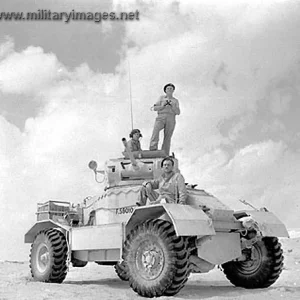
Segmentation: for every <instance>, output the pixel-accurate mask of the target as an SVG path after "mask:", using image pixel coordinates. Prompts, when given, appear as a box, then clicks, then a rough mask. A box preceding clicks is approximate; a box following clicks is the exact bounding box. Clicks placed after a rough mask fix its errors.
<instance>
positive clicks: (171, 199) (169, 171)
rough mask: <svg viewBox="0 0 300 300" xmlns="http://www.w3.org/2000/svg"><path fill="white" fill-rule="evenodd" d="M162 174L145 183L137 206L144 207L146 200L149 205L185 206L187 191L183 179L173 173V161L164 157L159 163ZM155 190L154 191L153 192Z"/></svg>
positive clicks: (177, 173) (178, 174)
mask: <svg viewBox="0 0 300 300" xmlns="http://www.w3.org/2000/svg"><path fill="white" fill-rule="evenodd" d="M161 168H162V170H163V174H162V175H161V176H160V177H159V178H158V179H154V180H148V181H145V182H144V183H143V185H142V188H141V190H140V194H139V198H138V202H137V203H136V205H137V206H144V205H146V203H147V199H148V200H149V203H150V204H158V203H177V204H186V198H187V190H186V187H185V180H184V177H183V176H182V175H181V174H180V173H179V172H176V173H175V172H174V170H173V169H174V161H173V159H172V158H171V157H166V158H164V159H163V160H162V162H161ZM155 190H156V191H155Z"/></svg>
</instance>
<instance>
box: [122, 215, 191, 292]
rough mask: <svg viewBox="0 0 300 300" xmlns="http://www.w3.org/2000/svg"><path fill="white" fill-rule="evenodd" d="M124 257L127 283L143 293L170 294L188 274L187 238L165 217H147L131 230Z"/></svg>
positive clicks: (177, 290)
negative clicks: (178, 233)
mask: <svg viewBox="0 0 300 300" xmlns="http://www.w3.org/2000/svg"><path fill="white" fill-rule="evenodd" d="M123 258H124V261H125V263H126V264H127V267H128V276H129V283H130V286H131V287H132V289H133V290H134V291H135V292H137V293H138V294H139V295H141V296H144V297H159V296H162V295H166V296H173V295H175V294H177V293H178V292H179V291H180V290H181V289H182V288H183V286H184V284H185V283H186V281H187V279H188V276H189V265H188V264H189V252H188V251H187V242H186V241H185V240H184V238H183V237H177V236H176V233H175V230H174V227H173V225H172V224H171V223H170V222H167V221H164V220H148V221H146V222H145V223H143V224H140V225H138V226H137V227H136V228H135V229H134V230H132V231H131V232H130V234H129V235H128V237H127V240H126V242H125V246H124V253H123Z"/></svg>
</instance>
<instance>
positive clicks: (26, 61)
mask: <svg viewBox="0 0 300 300" xmlns="http://www.w3.org/2000/svg"><path fill="white" fill-rule="evenodd" d="M11 47H12V42H10V41H9V42H7V43H6V44H4V45H3V46H2V51H1V52H7V51H8V50H5V48H8V49H11ZM61 71H62V66H61V65H60V64H59V62H58V60H57V58H56V56H55V55H54V54H51V53H48V54H45V53H44V51H43V49H42V48H40V47H32V46H30V47H28V48H26V49H25V50H23V51H22V52H20V53H18V52H12V53H9V55H7V56H5V57H4V58H3V59H2V60H0V89H1V91H2V92H3V93H15V94H34V93H38V91H39V90H40V89H46V88H47V87H48V86H50V85H51V84H53V82H54V81H55V80H56V79H57V78H58V77H59V76H60V72H61Z"/></svg>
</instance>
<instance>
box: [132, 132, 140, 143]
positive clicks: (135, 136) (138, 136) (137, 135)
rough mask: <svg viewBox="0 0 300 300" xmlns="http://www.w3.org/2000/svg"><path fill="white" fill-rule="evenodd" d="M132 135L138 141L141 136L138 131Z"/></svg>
mask: <svg viewBox="0 0 300 300" xmlns="http://www.w3.org/2000/svg"><path fill="white" fill-rule="evenodd" d="M132 137H133V139H134V140H136V141H137V140H138V139H139V138H140V134H139V133H138V132H137V133H135V134H134V135H133V136H132Z"/></svg>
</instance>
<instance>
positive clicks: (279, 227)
mask: <svg viewBox="0 0 300 300" xmlns="http://www.w3.org/2000/svg"><path fill="white" fill-rule="evenodd" d="M234 216H235V217H236V218H237V219H241V218H242V217H247V216H249V217H251V218H252V219H253V220H254V221H255V222H256V223H257V225H258V228H259V231H260V232H261V234H262V236H276V237H289V233H288V231H287V229H286V227H285V225H284V224H283V223H282V222H281V221H280V220H279V219H278V218H277V217H276V216H275V215H274V214H273V213H272V212H269V211H258V210H257V211H256V210H243V211H238V212H234Z"/></svg>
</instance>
